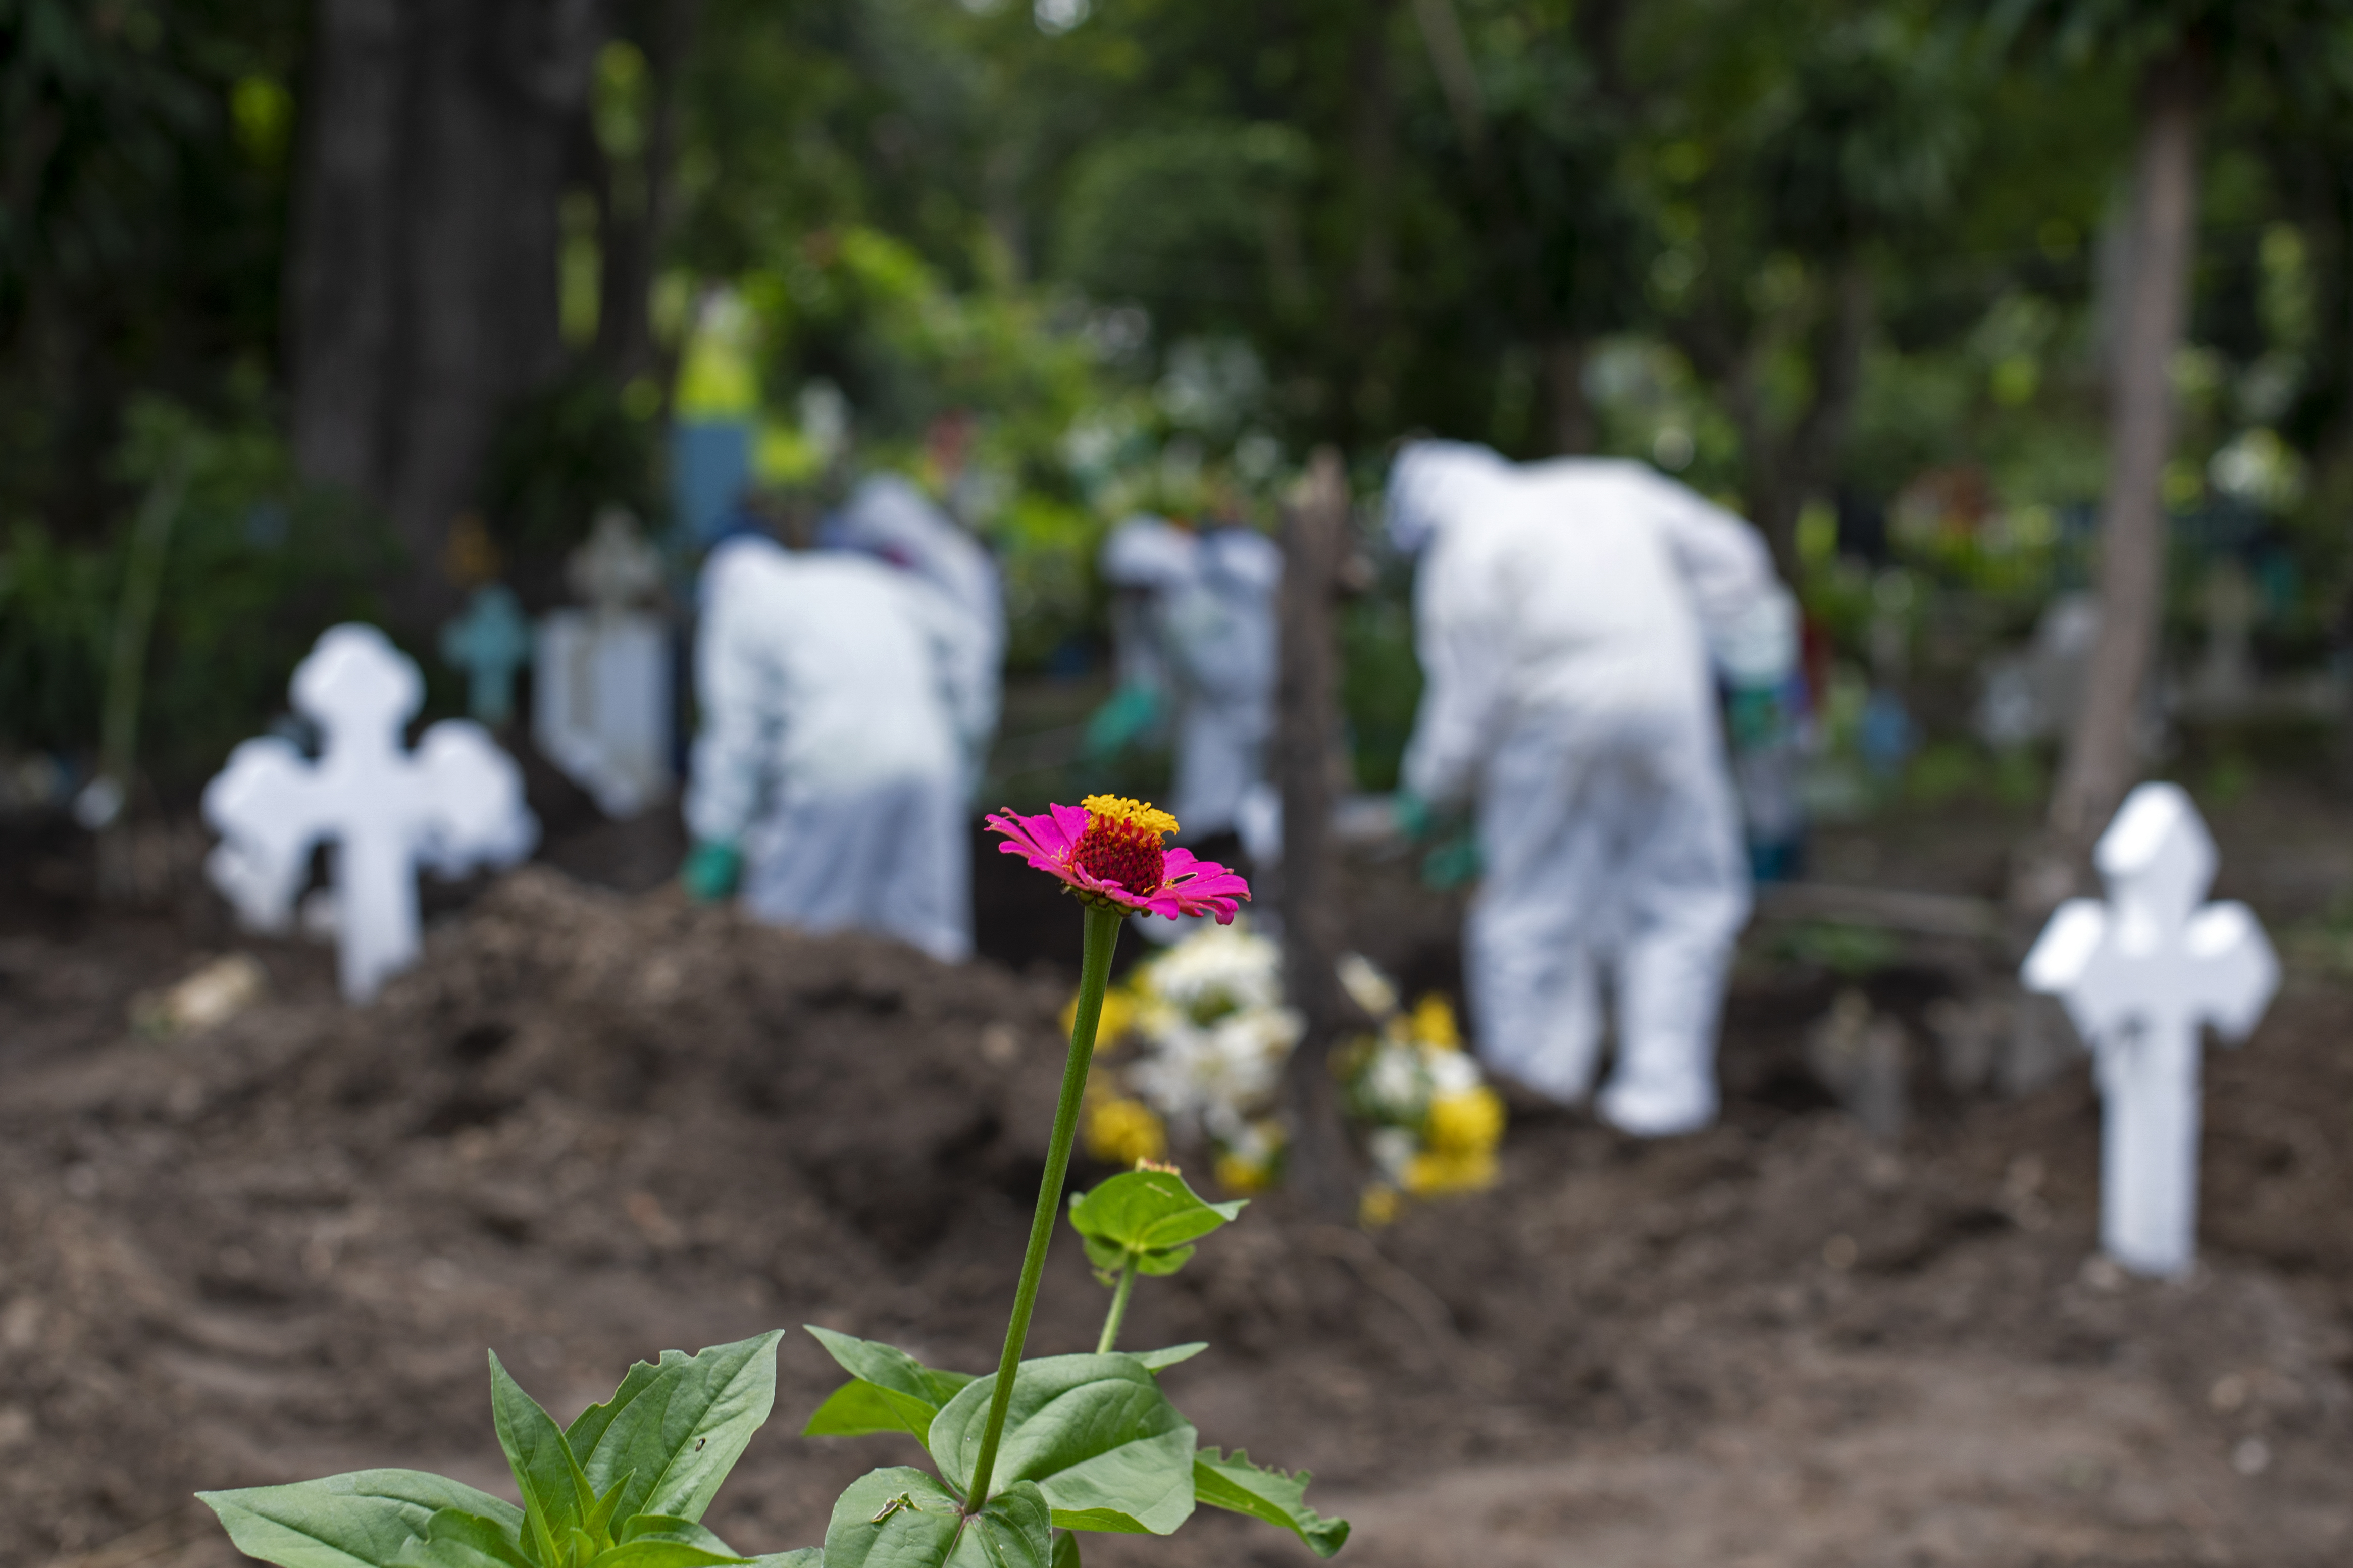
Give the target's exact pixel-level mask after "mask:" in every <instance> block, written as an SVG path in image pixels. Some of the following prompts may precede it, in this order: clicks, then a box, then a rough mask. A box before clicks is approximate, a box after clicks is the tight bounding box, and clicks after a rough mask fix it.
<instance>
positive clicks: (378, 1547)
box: [196, 1470, 523, 1568]
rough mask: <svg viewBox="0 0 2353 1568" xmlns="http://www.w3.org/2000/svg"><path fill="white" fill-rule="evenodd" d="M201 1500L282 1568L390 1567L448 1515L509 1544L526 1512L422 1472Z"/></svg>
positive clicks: (243, 1548)
mask: <svg viewBox="0 0 2353 1568" xmlns="http://www.w3.org/2000/svg"><path fill="white" fill-rule="evenodd" d="M196 1496H197V1497H198V1498H200V1499H201V1500H203V1501H204V1503H205V1505H206V1507H207V1508H210V1509H211V1510H213V1512H214V1513H215V1514H216V1515H217V1516H218V1517H219V1519H220V1521H221V1526H222V1528H223V1529H225V1530H227V1531H228V1538H229V1539H230V1540H231V1541H233V1542H236V1543H237V1550H238V1551H239V1552H244V1553H245V1554H246V1555H247V1556H248V1557H257V1558H259V1559H260V1560H261V1561H262V1562H264V1563H277V1564H278V1565H279V1568H391V1564H392V1563H395V1562H396V1560H397V1559H398V1558H399V1556H400V1554H401V1552H402V1550H403V1549H404V1548H405V1547H406V1546H407V1545H408V1544H409V1543H410V1542H419V1541H422V1540H424V1539H425V1537H426V1535H427V1531H428V1530H429V1528H430V1525H431V1521H432V1520H433V1517H434V1515H436V1514H437V1513H438V1512H440V1511H441V1510H443V1509H459V1510H463V1511H464V1512H467V1513H470V1514H476V1515H479V1516H480V1517H481V1518H483V1519H486V1520H488V1521H491V1522H492V1523H494V1524H495V1525H497V1526H498V1528H499V1529H500V1530H501V1531H502V1532H504V1533H505V1534H506V1535H507V1536H508V1537H509V1538H510V1539H514V1540H519V1539H520V1536H521V1532H522V1519H523V1516H522V1510H521V1509H519V1508H517V1507H515V1506H514V1505H513V1504H512V1503H511V1502H506V1501H503V1500H501V1499H498V1498H494V1497H492V1496H491V1494H490V1493H488V1492H484V1491H477V1490H475V1489H473V1488H472V1487H470V1486H466V1485H464V1484H462V1483H460V1482H458V1481H453V1480H451V1479H448V1477H447V1476H436V1475H428V1474H427V1473H426V1472H424V1471H422V1470H353V1471H352V1472H351V1473H349V1474H347V1475H341V1476H328V1477H325V1478H323V1479H320V1480H315V1481H297V1482H295V1483H294V1484H293V1485H291V1486H282V1487H246V1488H243V1489H239V1490H236V1491H220V1492H198V1493H197V1494H196Z"/></svg>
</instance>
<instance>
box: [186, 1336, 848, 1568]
mask: <svg viewBox="0 0 2353 1568" xmlns="http://www.w3.org/2000/svg"><path fill="white" fill-rule="evenodd" d="M781 1338H783V1331H781V1330H778V1331H774V1332H770V1333H765V1334H761V1335H759V1336H757V1337H756V1338H754V1339H748V1340H742V1341H739V1342H735V1343H733V1344H726V1345H716V1346H713V1347H712V1348H711V1349H709V1350H706V1351H703V1352H700V1353H699V1354H696V1355H691V1356H690V1355H686V1354H684V1353H683V1352H679V1351H665V1352H663V1353H662V1357H661V1360H660V1361H659V1362H656V1363H650V1364H649V1363H645V1362H639V1363H637V1364H636V1365H635V1366H632V1367H631V1368H630V1369H629V1373H628V1376H627V1377H626V1378H624V1379H623V1380H622V1382H621V1386H620V1387H619V1388H617V1389H616V1390H615V1391H614V1393H613V1397H612V1398H611V1399H609V1400H607V1401H606V1402H605V1403H604V1404H602V1405H591V1406H589V1407H588V1408H587V1409H586V1410H585V1411H583V1412H582V1413H581V1414H580V1416H579V1418H578V1419H577V1420H575V1421H574V1422H573V1423H572V1425H571V1426H570V1427H569V1428H559V1427H558V1426H556V1425H555V1422H554V1419H553V1418H552V1417H550V1416H549V1415H548V1414H547V1412H546V1411H545V1410H544V1409H543V1408H541V1406H540V1405H539V1402H538V1401H536V1400H534V1399H533V1398H532V1397H531V1395H530V1394H525V1393H524V1392H523V1391H522V1387H521V1386H520V1385H519V1384H516V1383H515V1381H514V1380H513V1379H512V1378H511V1377H509V1376H508V1375H507V1373H506V1368H505V1367H503V1366H501V1364H500V1363H499V1358H498V1357H497V1356H496V1355H492V1356H491V1416H492V1420H493V1424H494V1425H495V1426H496V1427H497V1429H498V1436H499V1447H501V1449H503V1450H504V1451H505V1453H506V1457H507V1463H508V1466H509V1467H510V1468H512V1470H513V1472H514V1478H515V1486H516V1489H518V1490H519V1491H520V1492H521V1493H522V1500H523V1506H522V1508H520V1509H517V1508H516V1507H515V1506H514V1505H513V1504H512V1503H508V1502H502V1501H501V1500H499V1499H497V1498H493V1497H491V1496H489V1495H487V1494H485V1493H482V1492H479V1491H476V1490H475V1489H473V1488H471V1487H467V1486H461V1485H459V1483H458V1482H456V1481H452V1480H449V1479H446V1478H444V1477H441V1476H432V1475H422V1474H419V1473H417V1472H416V1471H412V1470H361V1471H358V1472H355V1473H353V1474H351V1475H343V1476H330V1477H328V1478H326V1479H323V1480H316V1481H302V1482H298V1483H296V1484H295V1485H292V1486H281V1487H254V1488H249V1489H245V1490H242V1491H227V1492H203V1493H199V1494H198V1495H199V1496H200V1497H202V1498H203V1499H204V1500H205V1502H206V1503H207V1504H208V1505H210V1506H211V1508H212V1510H213V1511H214V1513H216V1515H218V1516H219V1518H220V1521H221V1523H222V1524H223V1525H224V1526H225V1527H227V1530H228V1532H229V1538H230V1539H231V1540H233V1541H235V1542H237V1549H238V1550H239V1551H241V1552H245V1553H246V1554H247V1555H248V1556H251V1557H258V1558H259V1559H260V1560H261V1561H263V1562H265V1563H276V1564H278V1565H279V1568H720V1565H723V1564H736V1563H750V1562H752V1561H754V1560H753V1559H751V1558H747V1557H744V1556H742V1555H740V1554H738V1553H737V1552H735V1551H733V1549H732V1548H731V1547H729V1546H728V1545H727V1543H726V1542H723V1541H722V1540H720V1539H719V1538H718V1537H717V1536H715V1535H713V1534H712V1533H711V1531H708V1530H705V1529H703V1528H702V1525H701V1524H700V1523H698V1522H697V1521H699V1520H700V1519H701V1518H702V1512H703V1510H705V1509H706V1508H708V1507H709V1506H710V1505H711V1499H712V1494H714V1493H715V1492H717V1491H718V1489H719V1483H720V1482H721V1481H723V1480H724V1479H726V1477H727V1472H728V1471H729V1470H730V1469H732V1468H734V1464H735V1461H736V1460H737V1459H739V1458H742V1457H743V1453H744V1445H745V1444H747V1443H749V1442H750V1441H751V1439H752V1434H753V1433H754V1432H756V1431H758V1430H759V1428H760V1426H761V1424H762V1423H764V1422H765V1421H766V1420H767V1418H768V1411H769V1408H770V1406H771V1405H773V1404H774V1403H775V1400H776V1342H777V1341H778V1340H779V1339H781ZM796 1558H797V1559H798V1563H797V1568H812V1560H811V1559H809V1558H808V1557H807V1556H806V1554H803V1553H786V1555H784V1556H782V1557H773V1558H761V1559H759V1560H758V1561H759V1562H761V1563H776V1564H784V1563H793V1562H794V1561H795V1559H796Z"/></svg>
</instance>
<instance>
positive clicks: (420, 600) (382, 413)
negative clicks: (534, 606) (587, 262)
mask: <svg viewBox="0 0 2353 1568" xmlns="http://www.w3.org/2000/svg"><path fill="white" fill-rule="evenodd" d="M597 37H598V29H597V12H596V5H595V4H594V0H555V3H554V4H549V3H547V0H320V4H319V7H318V13H317V19H316V29H315V33H314V43H313V46H312V47H313V55H312V60H311V82H310V90H309V98H310V102H309V105H308V107H307V110H306V113H307V122H306V125H305V131H304V141H305V148H304V162H303V169H302V174H301V190H300V192H299V195H298V211H297V218H296V235H295V247H294V248H295V265H294V275H293V281H292V286H291V288H290V289H289V290H288V295H289V300H290V306H289V318H288V321H287V333H288V337H289V340H290V342H289V353H288V356H287V357H288V363H289V365H290V384H291V391H292V397H293V429H294V450H295V456H296V460H297V462H298V463H299V464H300V465H301V469H302V472H303V473H304V475H305V476H306V477H308V478H310V479H315V480H320V481H323V482H326V483H331V484H335V485H338V486H341V487H343V488H344V489H349V490H352V491H353V492H355V493H357V494H359V495H361V496H363V497H364V498H366V499H368V500H372V501H374V502H375V503H376V504H377V505H378V506H380V507H382V508H383V509H384V510H385V512H386V513H387V514H388V515H389V516H390V519H391V521H392V524H393V527H394V529H395V531H396V534H397V535H398V537H399V538H400V540H401V541H402V542H403V543H404V544H406V547H407V550H408V554H409V561H408V574H407V578H406V582H405V583H404V584H402V586H401V589H400V591H399V592H398V593H396V595H395V596H394V602H395V605H396V609H397V610H399V611H401V612H403V613H404V614H405V616H407V617H409V618H412V619H422V618H424V617H427V616H432V615H435V614H438V613H439V612H440V611H441V610H443V609H444V608H446V607H447V606H448V604H449V603H450V602H451V601H452V599H453V597H454V590H452V588H451V587H450V585H449V584H448V582H447V581H446V580H445V579H444V578H443V576H442V574H441V572H440V556H441V550H442V546H443V543H444V542H445V539H446V537H447V534H448V526H449V523H450V522H451V521H453V520H454V519H455V518H456V517H457V516H458V515H459V513H461V512H463V511H465V510H469V509H470V507H471V506H472V505H473V504H474V502H475V500H476V492H477V487H478V485H479V482H480V468H481V461H482V457H483V454H484V451H485V449H486V448H487V446H488V444H489V441H490V437H491V432H492V429H493V428H494V426H495V425H496V423H497V421H498V419H499V418H500V416H501V415H502V414H503V412H504V411H505V409H506V408H507V406H508V405H510V404H511V403H512V401H513V400H514V398H515V397H516V396H518V395H521V394H522V393H525V392H528V391H530V390H532V389H533V387H535V386H538V385H540V384H543V382H545V381H546V380H547V379H548V378H549V377H550V376H552V375H553V374H554V373H555V372H556V371H557V369H559V368H560V366H561V363H562V353H563V351H562V344H561V341H560V339H559V337H558V333H557V321H556V249H557V223H556V205H557V201H558V198H559V195H560V191H561V181H562V177H563V153H564V146H565V132H566V129H567V124H568V122H569V121H570V120H571V119H572V118H573V117H575V116H577V115H578V114H579V113H580V112H581V110H582V109H583V107H584V106H585V104H586V92H587V84H588V66H589V63H590V61H591V59H592V58H593V56H594V52H595V47H596V41H597Z"/></svg>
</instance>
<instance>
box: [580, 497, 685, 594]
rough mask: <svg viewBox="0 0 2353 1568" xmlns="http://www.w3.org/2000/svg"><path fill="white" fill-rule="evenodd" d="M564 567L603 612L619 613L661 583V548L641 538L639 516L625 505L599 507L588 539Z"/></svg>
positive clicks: (650, 592)
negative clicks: (656, 547)
mask: <svg viewBox="0 0 2353 1568" xmlns="http://www.w3.org/2000/svg"><path fill="white" fill-rule="evenodd" d="M564 566H565V579H566V580H567V581H568V582H570V583H571V584H572V591H573V592H574V593H575V594H577V595H580V596H581V597H582V598H584V599H586V600H587V601H588V607H589V608H590V609H592V610H594V611H596V614H597V615H599V616H617V615H619V614H621V613H622V612H624V611H626V610H628V609H630V608H631V607H632V606H634V605H636V604H637V602H638V600H640V599H643V598H647V597H649V596H650V595H652V593H653V592H654V590H655V589H657V588H659V587H660V586H661V570H662V568H661V552H660V551H659V550H656V549H655V548H654V547H653V546H652V545H650V544H649V543H647V542H645V540H643V539H641V538H639V537H638V520H637V519H636V518H634V517H632V516H630V515H629V513H628V509H626V508H624V507H617V506H608V507H607V508H605V509H604V510H602V511H599V512H598V513H597V514H596V526H595V527H594V528H593V529H591V530H590V531H589V533H588V542H587V543H586V544H584V545H582V546H581V547H580V548H579V549H577V550H575V551H574V552H572V555H571V557H570V559H568V560H567V561H565V563H564Z"/></svg>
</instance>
